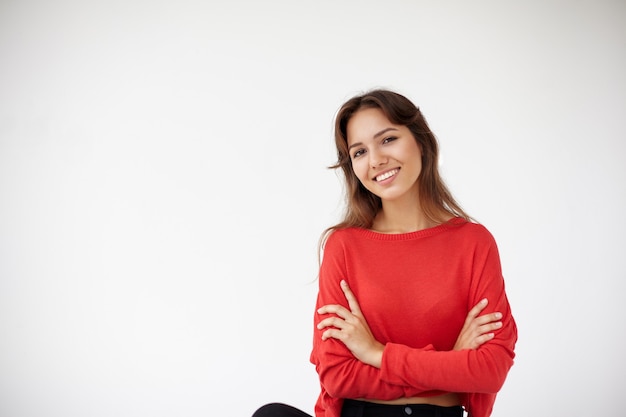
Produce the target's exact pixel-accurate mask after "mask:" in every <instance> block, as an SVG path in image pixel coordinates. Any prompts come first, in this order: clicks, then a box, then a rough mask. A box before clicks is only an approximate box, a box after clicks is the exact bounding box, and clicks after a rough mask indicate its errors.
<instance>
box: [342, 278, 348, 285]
mask: <svg viewBox="0 0 626 417" xmlns="http://www.w3.org/2000/svg"><path fill="white" fill-rule="evenodd" d="M340 284H341V285H343V286H344V287H345V286H346V285H348V284H347V283H346V281H344V280H343V279H342V280H341V282H340Z"/></svg>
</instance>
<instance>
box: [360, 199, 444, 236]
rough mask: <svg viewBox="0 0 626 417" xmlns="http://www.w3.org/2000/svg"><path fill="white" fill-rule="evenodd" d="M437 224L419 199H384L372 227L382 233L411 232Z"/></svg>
mask: <svg viewBox="0 0 626 417" xmlns="http://www.w3.org/2000/svg"><path fill="white" fill-rule="evenodd" d="M436 225H437V223H435V222H434V221H432V220H431V219H429V218H428V217H427V216H426V214H425V213H424V210H422V208H421V206H420V204H419V200H413V201H410V202H407V201H383V207H382V209H381V210H380V211H379V212H378V214H377V215H376V217H375V218H374V222H373V224H372V229H373V230H374V231H377V232H380V233H409V232H415V231H418V230H423V229H428V228H429V227H433V226H436Z"/></svg>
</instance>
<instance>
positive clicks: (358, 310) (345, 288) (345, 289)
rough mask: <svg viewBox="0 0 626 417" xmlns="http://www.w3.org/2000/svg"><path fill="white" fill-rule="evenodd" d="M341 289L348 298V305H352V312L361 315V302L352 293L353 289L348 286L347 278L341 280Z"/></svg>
mask: <svg viewBox="0 0 626 417" xmlns="http://www.w3.org/2000/svg"><path fill="white" fill-rule="evenodd" d="M340 284H341V289H342V290H343V294H344V295H345V296H346V300H348V306H349V307H350V311H352V314H354V315H356V316H359V315H361V307H360V306H359V302H358V301H357V300H356V297H355V296H354V294H353V293H352V290H351V289H350V287H349V286H348V283H347V282H346V281H345V280H343V279H342V280H341V283H340Z"/></svg>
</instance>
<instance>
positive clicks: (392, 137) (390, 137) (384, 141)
mask: <svg viewBox="0 0 626 417" xmlns="http://www.w3.org/2000/svg"><path fill="white" fill-rule="evenodd" d="M396 139H398V138H396V137H395V136H389V137H388V138H385V139H383V143H389V142H393V141H394V140H396Z"/></svg>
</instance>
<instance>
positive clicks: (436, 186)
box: [254, 90, 517, 417]
mask: <svg viewBox="0 0 626 417" xmlns="http://www.w3.org/2000/svg"><path fill="white" fill-rule="evenodd" d="M335 141H336V146H337V154H338V162H337V164H336V165H335V168H341V169H342V171H343V174H344V176H345V181H346V193H347V211H346V214H345V218H344V220H343V221H342V222H341V223H339V224H338V225H336V226H333V227H331V228H329V229H328V230H327V232H326V233H325V234H324V237H323V241H324V254H323V260H322V265H321V268H320V274H319V293H318V299H317V306H316V308H317V310H316V313H315V319H314V321H315V329H314V340H313V351H312V353H311V362H312V363H313V364H314V365H315V367H316V370H317V372H318V374H319V378H320V385H321V393H320V396H319V398H318V400H317V403H316V405H315V414H316V417H357V416H359V417H386V416H411V417H421V416H459V417H460V416H463V415H464V410H465V411H467V412H468V413H469V416H471V417H487V416H489V415H490V414H491V411H492V407H493V404H494V401H495V397H496V393H497V392H498V391H499V390H500V388H501V387H502V384H503V383H504V380H505V378H506V375H507V373H508V371H509V369H510V367H511V366H512V364H513V358H514V347H515V342H516V340H517V328H516V325H515V321H514V319H513V317H512V315H511V311H510V308H509V304H508V300H507V297H506V293H505V289H504V281H503V278H502V272H501V268H500V260H499V255H498V250H497V247H496V243H495V241H494V239H493V237H492V236H491V234H490V233H489V232H488V231H487V229H486V228H485V227H483V226H481V225H479V224H476V223H474V222H472V221H471V219H470V217H469V216H468V215H467V214H466V213H465V212H464V211H463V210H462V209H461V207H460V206H459V205H458V204H457V203H456V201H455V200H454V198H453V197H452V195H451V194H450V192H449V191H448V189H447V188H446V186H445V185H444V183H443V181H442V179H441V177H440V176H439V172H438V167H437V158H438V145H437V141H436V138H435V136H434V135H433V133H432V132H431V131H430V129H429V127H428V125H427V123H426V121H425V120H424V118H423V116H422V114H421V112H420V111H419V109H418V108H417V107H416V106H415V105H414V104H413V103H411V101H409V100H408V99H407V98H405V97H404V96H402V95H400V94H397V93H394V92H391V91H386V90H374V91H371V92H369V93H367V94H364V95H361V96H357V97H354V98H352V99H350V100H349V101H348V102H346V103H345V104H344V105H343V106H342V107H341V109H340V111H339V113H338V115H337V118H336V124H335ZM306 415H307V414H305V413H303V412H302V411H300V410H297V409H295V408H292V407H290V406H287V405H283V404H268V405H266V406H264V407H262V408H261V409H259V410H258V411H257V412H256V413H255V415H254V417H283V416H290V417H291V416H293V417H304V416H306Z"/></svg>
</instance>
